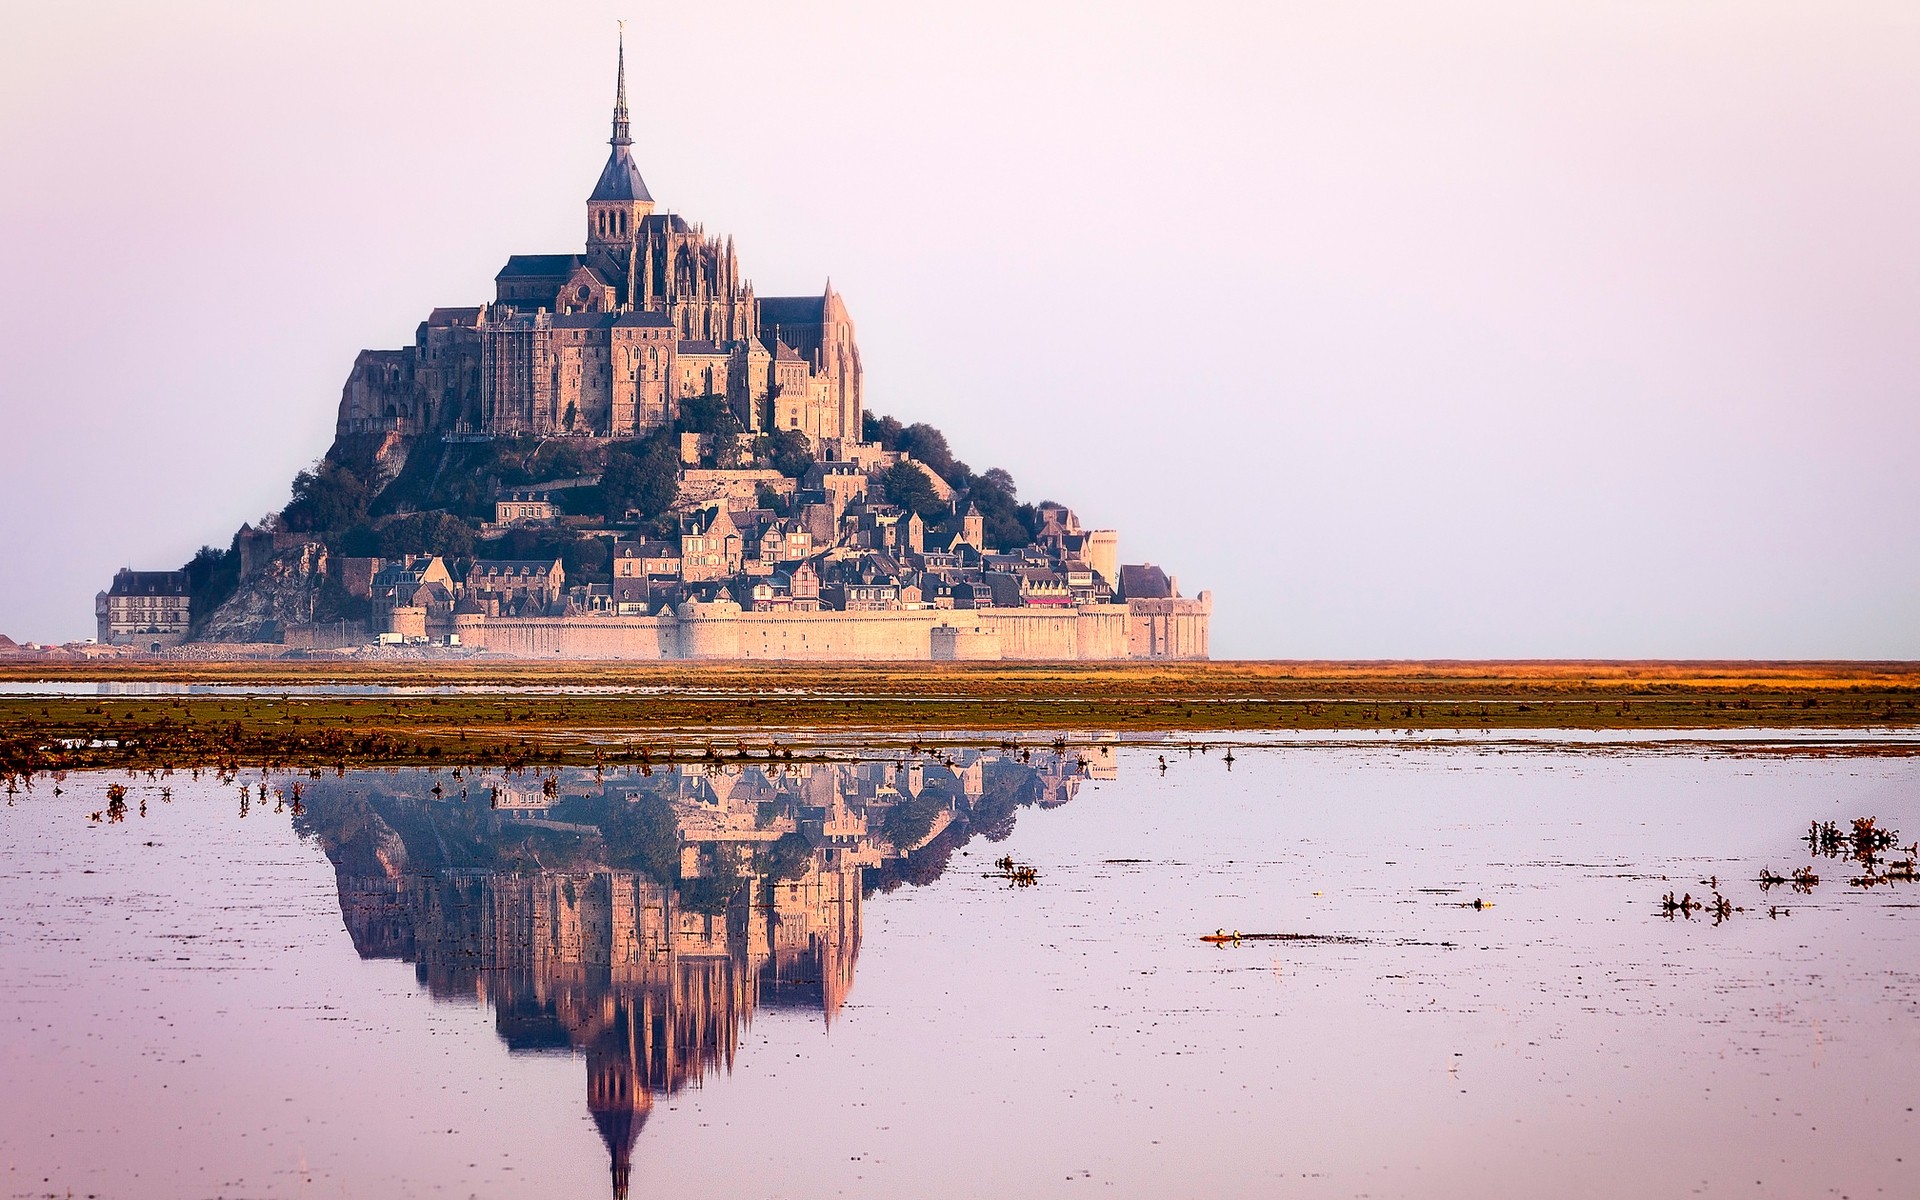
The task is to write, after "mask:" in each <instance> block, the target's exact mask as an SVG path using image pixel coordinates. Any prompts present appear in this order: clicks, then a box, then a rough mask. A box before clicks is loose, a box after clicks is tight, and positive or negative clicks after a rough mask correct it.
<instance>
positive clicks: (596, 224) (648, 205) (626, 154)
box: [587, 28, 653, 262]
mask: <svg viewBox="0 0 1920 1200" xmlns="http://www.w3.org/2000/svg"><path fill="white" fill-rule="evenodd" d="M628 130H629V126H628V122H627V35H626V30H625V29H624V28H623V29H622V30H621V32H620V66H619V70H618V73H617V75H616V76H615V82H614V93H613V136H612V137H610V138H608V139H607V144H608V145H609V146H612V147H613V152H612V153H611V154H609V155H607V165H606V166H605V167H603V168H601V171H600V180H599V182H597V183H595V184H594V185H593V195H591V196H588V197H587V252H588V253H592V252H594V251H596V250H605V251H610V252H613V253H615V254H618V255H619V257H620V258H621V260H622V261H623V262H624V261H625V260H626V258H627V257H628V252H629V250H630V248H631V247H632V246H633V244H634V241H635V240H636V239H637V238H638V236H639V233H640V224H641V222H642V221H644V220H646V218H647V215H648V214H649V213H651V212H652V211H653V197H652V196H651V195H650V194H649V193H648V192H647V182H646V180H644V179H642V178H640V168H639V167H637V166H635V165H634V163H633V154H632V152H631V151H630V150H629V149H628V147H630V146H632V145H633V138H632V137H631V136H630V134H629V132H628Z"/></svg>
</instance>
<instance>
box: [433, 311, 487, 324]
mask: <svg viewBox="0 0 1920 1200" xmlns="http://www.w3.org/2000/svg"><path fill="white" fill-rule="evenodd" d="M479 320H480V310H479V309H478V308H436V309H434V310H433V311H432V312H430V313H428V314H427V324H428V325H430V326H432V327H433V328H435V329H439V328H442V327H444V326H447V325H473V324H475V323H477V322H478V321H479Z"/></svg>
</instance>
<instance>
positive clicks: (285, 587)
mask: <svg viewBox="0 0 1920 1200" xmlns="http://www.w3.org/2000/svg"><path fill="white" fill-rule="evenodd" d="M612 127H613V136H612V137H611V138H610V139H609V140H608V144H609V146H610V147H611V152H610V154H609V156H608V159H607V163H606V165H605V167H604V168H603V169H602V171H601V174H600V176H599V178H598V180H597V181H596V183H595V185H594V189H593V191H592V193H591V194H590V196H589V197H588V201H587V238H586V244H585V246H584V248H583V250H582V251H580V252H579V253H568V254H531V255H526V254H516V255H513V256H511V257H509V258H508V260H507V262H506V264H505V265H504V266H503V267H502V268H501V269H500V271H499V272H498V273H497V275H496V277H495V295H494V298H493V300H492V301H491V302H490V303H487V304H482V305H478V306H471V307H463V308H436V309H434V310H432V312H431V313H430V314H429V315H428V317H427V319H426V320H424V321H422V322H421V323H420V324H419V326H418V328H417V330H416V331H415V336H414V342H413V344H412V345H411V346H406V347H403V348H400V349H397V350H366V351H362V352H361V354H360V355H359V357H358V358H357V359H356V361H355V363H354V366H353V369H352V371H351V373H350V374H349V377H348V380H347V383H346V386H345V387H344V388H343V389H342V393H341V398H340V405H339V411H338V416H337V419H336V423H335V439H334V444H333V446H332V448H331V449H330V450H329V451H328V453H327V455H326V456H325V457H324V458H323V459H321V460H320V461H319V462H318V463H316V464H315V465H314V467H313V468H312V469H310V470H307V471H303V472H301V473H300V474H299V476H298V477H297V478H296V479H295V480H294V484H293V489H292V490H293V496H292V501H291V502H290V503H289V504H288V505H287V506H286V507H285V508H284V509H282V510H281V511H279V512H277V513H273V514H270V515H269V516H267V517H266V518H264V519H262V520H261V521H260V522H259V523H257V524H250V525H248V526H244V527H242V528H241V530H240V531H239V532H238V533H237V534H236V535H235V536H234V538H233V539H232V541H231V542H230V543H229V545H228V546H226V547H225V548H224V549H221V548H215V547H206V548H203V549H202V550H201V552H200V553H199V554H198V555H196V556H195V558H194V559H193V561H192V562H190V563H188V564H186V566H185V567H184V568H182V569H181V570H178V571H135V570H131V569H126V570H122V571H121V572H120V573H119V574H118V575H117V576H116V577H115V578H114V580H113V582H112V584H111V586H110V587H109V588H107V589H106V590H105V591H103V592H101V593H100V594H99V596H98V597H97V598H96V603H95V617H96V622H97V626H98V639H99V641H100V642H101V643H104V644H110V645H118V646H128V647H133V648H135V649H137V650H140V651H145V652H148V653H156V652H157V653H166V652H169V651H174V650H176V649H177V648H179V647H182V646H185V645H189V644H195V643H198V644H202V645H223V646H228V647H233V646H236V645H240V644H245V645H249V646H253V647H276V646H277V647H283V648H287V649H299V650H308V651H314V650H335V651H345V650H351V649H356V648H362V647H367V646H369V645H372V646H376V647H378V646H389V647H390V646H396V645H397V646H431V647H437V648H440V649H443V650H453V649H456V648H457V649H461V650H486V651H490V652H494V653H500V654H509V655H516V656H542V657H545V656H554V655H558V656H562V657H593V658H642V659H644V658H706V657H715V658H733V657H773V658H928V657H935V658H989V659H991V658H1036V659H1113V658H1135V657H1145V658H1202V657H1205V656H1206V654H1207V623H1208V618H1209V615H1210V610H1211V602H1210V598H1209V597H1208V596H1207V595H1206V594H1205V593H1202V594H1201V596H1200V597H1199V598H1197V599H1186V598H1184V597H1182V596H1181V595H1180V593H1179V588H1178V585H1177V582H1176V581H1175V580H1174V579H1173V578H1172V577H1171V576H1169V575H1168V574H1167V573H1165V572H1164V571H1162V570H1161V569H1160V568H1158V567H1156V566H1153V565H1152V564H1147V563H1140V564H1133V565H1122V564H1121V562H1120V550H1119V539H1118V535H1117V534H1116V533H1115V531H1113V530H1111V529H1089V528H1083V527H1082V525H1081V522H1080V520H1079V518H1078V517H1077V515H1076V514H1075V513H1074V512H1073V511H1072V510H1071V509H1069V508H1068V507H1066V506H1065V505H1062V504H1057V503H1053V502H1050V501H1043V502H1041V503H1038V504H1030V503H1023V502H1022V501H1021V500H1020V498H1019V494H1018V490H1017V488H1016V486H1015V483H1014V481H1013V478H1012V477H1011V476H1010V475H1009V474H1008V473H1007V472H1005V471H1003V470H986V471H981V472H975V471H974V470H973V469H972V468H971V467H969V466H968V465H967V464H966V463H965V462H963V461H961V460H959V459H957V458H956V457H954V455H953V453H952V451H951V449H950V447H949V446H948V444H947V441H946V438H945V437H944V436H943V435H942V434H941V433H940V432H939V431H938V430H937V429H934V428H933V427H931V426H929V425H925V424H908V425H902V424H901V423H900V422H898V421H896V420H894V419H892V418H890V417H885V416H876V415H875V414H874V413H873V412H872V411H870V410H869V409H868V408H867V407H865V404H864V402H865V395H866V392H865V388H866V383H865V375H864V367H863V365H862V361H861V357H860V351H859V346H858V340H857V337H856V335H855V331H854V326H853V320H852V317H851V315H850V313H849V311H848V307H847V304H846V301H845V299H844V298H843V297H842V296H841V295H840V294H839V293H838V292H836V291H835V289H834V288H833V286H832V285H831V284H830V283H829V284H827V285H825V286H824V287H823V288H822V289H821V290H819V291H818V292H816V293H814V294H812V295H806V296H785V297H766V296H760V295H758V294H757V292H756V290H755V287H754V284H753V283H752V281H751V280H750V279H748V278H747V277H746V275H745V273H744V271H743V269H742V266H741V258H740V255H739V252H738V250H737V249H736V247H735V246H734V243H733V239H732V238H725V239H722V238H719V237H716V236H710V235H709V234H708V233H707V232H706V230H705V229H704V228H703V227H701V226H699V225H697V224H692V223H689V222H688V221H687V220H685V219H684V218H683V217H680V216H678V215H674V214H672V213H666V212H660V211H656V205H655V203H654V200H653V197H652V195H651V193H650V192H649V191H648V188H647V185H646V183H645V181H644V180H643V179H642V178H641V175H640V172H639V169H638V166H637V164H636V163H635V162H634V159H633V155H632V151H631V147H632V145H633V138H632V136H631V119H630V116H629V113H628V108H627V96H626V68H625V51H624V47H623V48H622V49H621V51H620V57H619V64H618V68H617V72H616V84H615V103H614V113H613V126H612ZM941 614H957V615H947V616H942V615H941Z"/></svg>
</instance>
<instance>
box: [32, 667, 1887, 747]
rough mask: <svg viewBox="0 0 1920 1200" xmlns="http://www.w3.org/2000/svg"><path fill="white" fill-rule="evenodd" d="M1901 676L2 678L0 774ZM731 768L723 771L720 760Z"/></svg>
mask: <svg viewBox="0 0 1920 1200" xmlns="http://www.w3.org/2000/svg"><path fill="white" fill-rule="evenodd" d="M1916 725H1920V663H1911V662H1700V661H1694V662H1624V661H1583V662H1575V661H1551V662H1202V663H1162V664H1113V665H1100V664H1075V663H992V664H972V663H886V664H874V663H806V664H801V663H757V662H756V663H739V662H731V663H715V664H699V665H689V664H685V663H668V664H651V663H628V662H607V663H593V662H565V663H539V662H526V661H510V660H508V661H487V660H476V659H465V660H438V661H436V660H433V659H416V660H388V661H378V662H342V661H338V660H305V661H288V660H275V661H266V662H258V661H254V662H178V661H168V660H143V661H121V662H95V663H74V662H58V663H48V662H37V663H17V664H6V665H0V769H3V770H5V771H7V772H9V773H11V774H20V773H23V772H29V771H33V770H41V769H62V768H68V767H84V766H142V767H152V766H189V765H212V764H214V763H233V764H253V763H266V764H282V765H338V764H342V763H349V762H368V761H374V760H379V761H386V762H396V761H398V762H455V761H473V760H477V759H481V758H488V759H491V760H493V761H504V762H509V763H511V762H529V763H531V762H616V761H624V762H631V761H647V760H648V759H649V758H652V757H655V756H656V755H658V756H661V757H663V758H671V757H676V756H678V751H679V750H683V749H685V748H688V747H694V748H699V749H700V750H701V753H702V754H703V755H705V756H708V757H712V756H714V755H715V754H718V753H728V754H738V755H742V756H749V755H750V756H779V755H782V754H785V755H787V756H791V755H792V754H794V753H795V752H796V751H799V752H804V751H805V750H806V748H807V747H808V746H809V745H810V744H811V741H810V738H809V737H808V736H801V735H798V734H796V733H795V732H793V731H807V732H808V733H809V734H819V735H825V736H826V737H827V738H828V739H829V740H830V739H831V737H832V736H834V735H845V734H852V733H856V732H872V731H880V730H884V731H886V732H887V734H888V735H889V740H895V739H898V740H901V741H902V742H903V744H904V742H905V741H907V740H915V741H919V742H921V743H924V744H939V743H941V742H942V741H954V740H958V741H963V742H964V741H972V740H978V738H979V735H981V734H983V733H993V732H996V731H1000V732H1012V731H1025V732H1026V733H1028V734H1029V735H1031V734H1034V733H1045V732H1047V731H1061V732H1065V731H1070V730H1102V731H1108V732H1110V733H1113V734H1121V735H1124V734H1127V733H1130V732H1132V733H1141V732H1149V731H1151V732H1154V733H1171V734H1197V735H1198V734H1219V735H1231V734H1234V733H1251V732H1257V731H1313V730H1328V731H1334V730H1368V729H1374V730H1389V729H1393V730H1416V731H1417V730H1442V729H1507V730H1528V729H1534V730H1540V729H1566V730H1620V729H1627V730H1632V729H1641V730H1660V729H1676V730H1703V729H1722V730H1738V729H1756V730H1773V729H1823V728H1824V729H1836V730H1844V729H1863V728H1877V729H1889V728H1891V729H1907V728H1913V727H1915V726H1916ZM716 745H718V746H720V747H722V748H723V749H721V750H716V749H715V746H716Z"/></svg>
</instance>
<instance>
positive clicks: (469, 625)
mask: <svg viewBox="0 0 1920 1200" xmlns="http://www.w3.org/2000/svg"><path fill="white" fill-rule="evenodd" d="M1142 605H1147V606H1150V607H1149V609H1148V610H1147V611H1144V612H1143V611H1136V610H1137V609H1139V608H1140V606H1142ZM1211 608H1212V602H1211V598H1210V597H1208V596H1204V595H1203V596H1202V597H1201V598H1200V599H1198V600H1160V601H1134V602H1133V604H1132V605H1125V604H1089V605H1082V606H1080V607H1079V608H1077V609H1072V608H1069V609H1037V608H1009V609H995V608H986V609H972V610H961V611H955V610H946V609H908V610H902V611H895V612H852V613H846V612H742V611H741V610H740V608H739V607H738V606H737V605H735V604H732V603H730V602H727V601H721V602H718V603H713V604H687V605H683V606H682V607H681V609H680V611H679V612H678V613H677V614H675V615H671V616H660V617H621V616H611V615H606V616H574V617H478V616H468V615H465V614H462V616H461V617H460V618H459V629H458V631H459V634H460V641H461V644H462V645H463V646H469V647H477V648H481V649H485V650H487V651H489V652H491V653H494V654H501V655H508V656H511V657H515V658H580V659H654V660H660V659H710V660H711V659H776V660H786V661H807V660H814V661H851V660H874V661H889V660H890V661H926V660H928V659H931V658H933V657H934V656H935V652H936V651H935V647H936V644H939V646H940V651H941V653H940V656H941V657H943V658H946V657H961V658H972V659H985V658H1000V659H1009V660H1015V661H1019V660H1026V661H1092V660H1113V659H1126V658H1175V657H1179V658H1203V657H1205V656H1206V624H1207V619H1208V615H1209V612H1210V610H1211ZM942 627H944V628H949V629H953V630H955V631H956V632H954V633H943V634H941V635H939V636H938V637H936V635H935V632H934V631H935V630H936V629H937V628H942Z"/></svg>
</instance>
